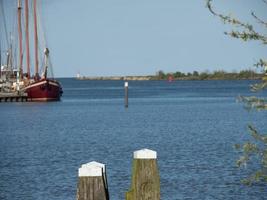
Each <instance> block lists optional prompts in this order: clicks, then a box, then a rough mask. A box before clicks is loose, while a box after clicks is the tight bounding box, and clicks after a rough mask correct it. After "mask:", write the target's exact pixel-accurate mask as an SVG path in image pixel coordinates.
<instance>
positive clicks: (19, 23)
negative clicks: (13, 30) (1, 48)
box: [18, 0, 23, 79]
mask: <svg viewBox="0 0 267 200" xmlns="http://www.w3.org/2000/svg"><path fill="white" fill-rule="evenodd" d="M18 35H19V76H20V79H22V78H23V71H22V59H23V53H22V29H21V0H18Z"/></svg>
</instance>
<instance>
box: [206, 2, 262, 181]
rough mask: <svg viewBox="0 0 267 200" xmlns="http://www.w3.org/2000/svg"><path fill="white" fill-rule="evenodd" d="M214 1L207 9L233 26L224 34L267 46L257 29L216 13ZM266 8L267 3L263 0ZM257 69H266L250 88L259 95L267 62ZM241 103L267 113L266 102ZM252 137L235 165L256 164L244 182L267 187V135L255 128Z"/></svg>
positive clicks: (248, 100)
mask: <svg viewBox="0 0 267 200" xmlns="http://www.w3.org/2000/svg"><path fill="white" fill-rule="evenodd" d="M212 1H213V0H207V8H208V9H209V11H210V12H211V13H212V14H213V15H214V16H216V17H219V18H220V19H221V20H222V21H223V22H224V23H227V24H230V25H232V26H233V27H234V28H235V30H232V31H231V32H225V34H226V35H229V36H231V37H233V38H238V39H241V40H243V41H249V40H257V41H260V42H262V43H263V44H267V37H266V35H264V34H260V33H258V32H257V31H255V29H254V27H253V26H252V25H251V24H249V23H244V22H241V21H240V20H238V19H235V18H233V17H231V16H228V15H223V14H220V13H217V12H215V11H214V9H213V7H212ZM262 1H263V2H264V3H265V4H267V1H266V0H262ZM251 16H252V17H253V18H254V19H255V20H256V21H257V22H258V23H259V24H261V25H263V27H264V28H267V22H265V21H264V20H262V19H260V18H259V17H258V16H256V14H255V13H254V12H251ZM255 66H256V67H262V68H264V71H263V72H264V74H265V76H263V78H262V82H261V83H257V84H254V85H252V86H251V90H252V91H254V92H256V91H259V90H262V89H266V87H267V62H266V61H264V60H263V59H260V60H259V62H257V63H256V64H255ZM252 73H253V72H250V71H241V72H240V73H239V75H240V76H242V77H249V76H250V75H251V74H252ZM239 100H240V101H242V102H244V104H245V108H246V109H248V110H251V109H256V110H261V111H266V110H267V101H266V99H265V98H258V97H255V96H252V97H239ZM248 129H249V133H250V135H251V137H252V139H253V141H248V142H246V143H244V144H242V145H240V144H236V145H235V147H236V149H237V150H239V151H240V152H241V156H240V157H239V159H238V160H237V162H236V164H237V166H238V167H242V166H247V164H249V163H254V164H255V163H256V165H253V166H258V169H254V170H255V171H254V173H253V174H251V175H250V176H248V177H247V178H246V179H245V180H243V181H242V182H243V183H244V184H247V185H251V184H252V183H254V182H266V183H267V134H260V133H259V132H258V131H257V129H256V128H254V127H253V126H252V125H249V126H248Z"/></svg>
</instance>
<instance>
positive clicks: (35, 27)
mask: <svg viewBox="0 0 267 200" xmlns="http://www.w3.org/2000/svg"><path fill="white" fill-rule="evenodd" d="M33 16H34V53H35V79H39V73H38V70H39V69H38V68H39V67H38V33H37V0H33Z"/></svg>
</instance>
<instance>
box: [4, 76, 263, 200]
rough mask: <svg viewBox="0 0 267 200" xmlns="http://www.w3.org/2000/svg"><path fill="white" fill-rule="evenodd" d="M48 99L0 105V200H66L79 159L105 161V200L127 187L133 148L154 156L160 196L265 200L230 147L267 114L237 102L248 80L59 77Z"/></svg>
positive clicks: (119, 197) (169, 199) (116, 198)
mask: <svg viewBox="0 0 267 200" xmlns="http://www.w3.org/2000/svg"><path fill="white" fill-rule="evenodd" d="M60 81H61V83H62V85H63V88H64V96H63V98H62V101H61V102H53V103H1V104H0V112H1V116H0V199H1V200H7V199H8V200H17V199H20V200H21V199H23V200H24V199H25V200H26V199H27V200H31V199H33V200H36V199H40V200H43V199H47V200H51V199H53V200H71V199H72V200H73V199H75V195H76V184H77V170H78V168H79V166H80V165H81V164H83V163H86V162H89V161H93V160H96V161H99V162H102V163H105V164H107V172H108V181H109V190H110V195H111V199H112V200H123V199H124V194H125V192H126V191H127V190H128V188H129V187H130V180H131V164H132V152H133V151H135V150H138V149H141V148H150V149H153V150H156V151H157V152H158V164H159V169H160V176H161V199H163V200H176V199H248V200H249V199H264V198H267V190H266V186H264V185H261V184H257V185H254V186H252V187H247V186H244V185H242V184H240V179H241V178H244V177H245V176H246V174H247V173H248V170H249V169H247V170H239V169H237V168H236V167H235V160H236V159H237V158H238V153H237V152H236V151H235V150H234V148H233V145H234V144H236V143H240V142H243V141H246V140H248V139H249V138H250V137H249V134H248V132H247V128H246V126H247V123H254V124H255V125H257V126H258V127H259V126H261V128H262V130H265V132H266V128H267V125H266V120H267V115H266V113H264V112H247V111H246V110H245V109H244V108H243V106H242V104H240V103H237V102H236V96H237V95H239V94H241V95H248V94H249V88H248V85H249V84H250V83H251V82H249V81H177V82H173V83H168V82H165V81H148V82H147V81H144V82H129V86H130V87H129V95H130V99H129V108H128V109H127V110H126V109H125V108H124V105H123V104H124V100H123V95H124V90H123V82H121V81H77V80H74V79H61V80H60Z"/></svg>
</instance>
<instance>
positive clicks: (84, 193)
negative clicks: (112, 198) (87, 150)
mask: <svg viewBox="0 0 267 200" xmlns="http://www.w3.org/2000/svg"><path fill="white" fill-rule="evenodd" d="M76 199H77V200H109V193H108V185H107V176H106V168H105V165H104V164H101V163H98V162H95V161H94V162H90V163H87V164H84V165H82V166H81V168H79V180H78V186H77V197H76Z"/></svg>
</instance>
